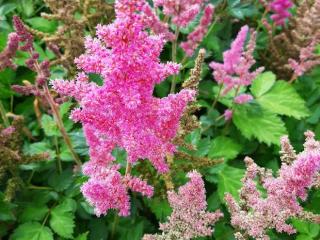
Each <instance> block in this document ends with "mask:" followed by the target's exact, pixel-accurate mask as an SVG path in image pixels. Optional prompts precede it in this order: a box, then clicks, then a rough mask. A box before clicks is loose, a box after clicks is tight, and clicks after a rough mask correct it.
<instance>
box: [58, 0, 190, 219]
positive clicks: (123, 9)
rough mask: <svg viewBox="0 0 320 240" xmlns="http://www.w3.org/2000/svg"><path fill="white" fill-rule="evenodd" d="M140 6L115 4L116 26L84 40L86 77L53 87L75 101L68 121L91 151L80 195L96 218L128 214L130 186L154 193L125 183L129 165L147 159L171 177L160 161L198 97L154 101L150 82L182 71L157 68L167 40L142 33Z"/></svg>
mask: <svg viewBox="0 0 320 240" xmlns="http://www.w3.org/2000/svg"><path fill="white" fill-rule="evenodd" d="M145 4H147V3H146V2H145V1H143V0H135V1H127V0H118V1H116V3H115V12H116V19H115V21H114V22H113V23H112V24H110V25H106V26H102V25H99V26H97V38H95V39H92V38H87V39H86V43H85V47H86V53H85V54H83V55H82V56H80V57H79V58H78V59H76V63H77V65H78V68H79V69H82V70H83V71H84V72H80V73H79V74H78V77H77V78H76V79H75V80H72V81H64V80H56V81H53V83H52V84H53V87H54V89H55V90H56V91H57V92H59V93H60V94H61V95H68V96H73V97H75V98H76V99H77V101H78V102H79V104H80V108H78V109H76V110H74V111H73V112H72V118H73V119H74V120H75V121H79V122H81V123H82V125H83V129H84V132H85V136H86V139H87V143H88V145H89V147H90V161H89V162H87V163H86V164H85V165H84V167H83V172H84V174H86V175H88V176H89V177H90V178H89V181H88V182H86V183H85V184H84V185H83V186H82V192H83V194H84V196H85V197H86V198H87V199H88V201H89V202H90V203H91V204H92V205H93V206H94V207H95V211H96V214H97V215H100V214H106V213H107V211H108V209H110V208H114V209H118V210H119V214H120V215H123V216H126V215H129V209H130V205H129V196H128V194H127V189H128V188H130V189H131V190H133V191H138V192H141V193H142V194H144V195H147V196H151V195H152V187H150V186H147V184H146V183H145V182H143V181H142V180H137V179H135V182H138V181H139V183H138V184H130V181H129V182H128V180H127V179H128V178H129V179H130V178H131V177H130V168H131V165H132V164H134V163H136V162H137V161H138V160H139V159H149V160H150V161H151V162H152V164H153V165H154V167H155V168H156V169H157V170H158V171H159V172H160V173H165V172H167V171H168V165H167V164H166V162H165V157H166V156H168V155H172V154H173V153H174V152H175V151H176V147H175V145H174V144H173V143H172V142H171V141H172V140H173V138H174V137H175V135H176V132H177V129H178V126H179V119H180V117H181V115H182V113H183V111H184V109H185V107H186V105H187V102H188V101H190V100H192V99H193V97H194V95H195V92H194V91H192V90H182V91H181V92H180V93H178V94H171V95H169V96H168V97H166V98H162V99H159V98H155V97H153V95H152V94H153V89H154V86H155V84H157V83H160V82H161V81H163V80H164V79H165V78H166V77H168V76H170V75H173V74H177V73H178V72H179V67H180V65H179V64H176V63H173V62H169V63H167V64H163V63H160V61H159V55H160V52H161V50H162V47H163V45H164V43H165V41H164V39H163V38H162V37H161V36H157V35H149V34H148V32H147V31H146V28H147V27H148V26H146V25H145V18H144V14H143V12H141V11H142V10H143V9H144V7H145ZM88 73H95V74H99V75H101V76H102V78H103V84H102V86H98V85H96V84H95V83H93V82H89V80H88V76H87V75H86V74H88ZM114 147H120V148H123V149H125V150H126V152H127V161H128V164H127V171H126V174H125V176H122V175H121V174H120V173H119V171H118V170H119V168H120V166H119V165H117V164H115V163H114V160H115V159H114V157H113V156H112V155H111V151H112V150H113V149H114ZM131 181H132V179H131ZM133 186H135V187H133Z"/></svg>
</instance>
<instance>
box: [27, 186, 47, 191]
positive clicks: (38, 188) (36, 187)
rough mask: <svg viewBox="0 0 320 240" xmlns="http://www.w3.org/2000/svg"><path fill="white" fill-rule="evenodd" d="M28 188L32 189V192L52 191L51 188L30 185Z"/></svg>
mask: <svg viewBox="0 0 320 240" xmlns="http://www.w3.org/2000/svg"><path fill="white" fill-rule="evenodd" d="M28 188H29V189H34V190H52V188H51V187H43V186H34V185H30V186H28Z"/></svg>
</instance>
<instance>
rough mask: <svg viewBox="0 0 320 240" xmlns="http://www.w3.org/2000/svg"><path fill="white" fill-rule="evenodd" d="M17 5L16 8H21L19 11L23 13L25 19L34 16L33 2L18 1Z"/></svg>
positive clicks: (31, 0)
mask: <svg viewBox="0 0 320 240" xmlns="http://www.w3.org/2000/svg"><path fill="white" fill-rule="evenodd" d="M19 3H20V4H19V5H18V6H21V9H20V11H23V13H24V14H25V15H26V16H27V17H31V16H32V15H33V14H34V10H35V9H34V8H35V7H34V1H33V0H20V1H19Z"/></svg>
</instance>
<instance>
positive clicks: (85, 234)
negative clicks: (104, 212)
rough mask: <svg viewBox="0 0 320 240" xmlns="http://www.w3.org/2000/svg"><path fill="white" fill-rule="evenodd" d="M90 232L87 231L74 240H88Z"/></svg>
mask: <svg viewBox="0 0 320 240" xmlns="http://www.w3.org/2000/svg"><path fill="white" fill-rule="evenodd" d="M88 234H89V232H85V233H82V234H80V235H79V236H77V237H76V238H75V239H74V240H87V239H88Z"/></svg>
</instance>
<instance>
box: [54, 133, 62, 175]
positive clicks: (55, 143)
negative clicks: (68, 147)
mask: <svg viewBox="0 0 320 240" xmlns="http://www.w3.org/2000/svg"><path fill="white" fill-rule="evenodd" d="M54 145H55V146H56V153H57V167H58V172H59V173H60V174H61V173H62V165H61V158H60V150H59V144H58V138H57V137H55V138H54Z"/></svg>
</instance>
